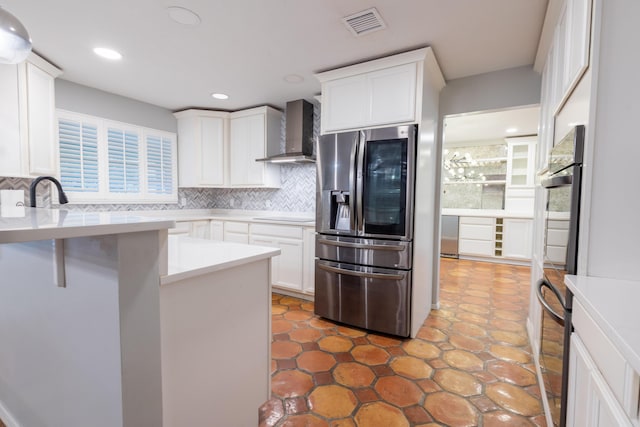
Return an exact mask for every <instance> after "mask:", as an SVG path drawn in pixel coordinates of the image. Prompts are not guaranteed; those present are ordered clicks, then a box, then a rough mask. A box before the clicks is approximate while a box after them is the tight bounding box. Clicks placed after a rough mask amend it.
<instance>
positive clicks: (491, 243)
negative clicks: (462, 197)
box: [458, 217, 495, 256]
mask: <svg viewBox="0 0 640 427" xmlns="http://www.w3.org/2000/svg"><path fill="white" fill-rule="evenodd" d="M494 250H495V218H485V217H460V229H459V243H458V251H459V252H460V255H477V256H493V255H494Z"/></svg>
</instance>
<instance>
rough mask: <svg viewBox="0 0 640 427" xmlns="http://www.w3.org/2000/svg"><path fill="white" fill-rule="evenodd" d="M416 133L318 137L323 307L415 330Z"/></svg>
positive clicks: (395, 130) (370, 325)
mask: <svg viewBox="0 0 640 427" xmlns="http://www.w3.org/2000/svg"><path fill="white" fill-rule="evenodd" d="M416 136H417V126H415V125H409V126H398V127H392V128H383V129H370V130H364V131H354V132H346V133H339V134H332V135H324V136H322V137H321V138H320V140H319V141H318V147H317V150H316V155H317V168H318V178H317V184H316V197H317V201H316V231H317V235H316V269H315V286H316V291H315V312H316V314H318V315H320V316H322V317H325V318H328V319H332V320H335V321H338V322H342V323H346V324H349V325H353V326H358V327H361V328H365V329H370V330H373V331H378V332H384V333H388V334H393V335H399V336H403V337H406V336H409V334H410V331H411V325H410V319H411V313H410V311H411V282H412V275H411V272H412V241H413V206H414V186H415V158H416V152H415V151H416Z"/></svg>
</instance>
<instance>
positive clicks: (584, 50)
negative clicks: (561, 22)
mask: <svg viewBox="0 0 640 427" xmlns="http://www.w3.org/2000/svg"><path fill="white" fill-rule="evenodd" d="M590 39H591V0H567V9H566V16H565V49H564V59H565V61H564V70H563V71H564V72H563V79H562V91H563V93H569V92H570V91H571V90H572V89H573V88H574V87H575V85H576V84H577V83H578V81H579V80H580V78H581V77H582V74H583V73H584V72H585V70H586V69H587V67H588V65H589V44H590Z"/></svg>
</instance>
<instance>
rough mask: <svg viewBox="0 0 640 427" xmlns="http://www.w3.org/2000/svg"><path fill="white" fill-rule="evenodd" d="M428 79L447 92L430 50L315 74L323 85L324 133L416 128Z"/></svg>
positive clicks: (420, 50)
mask: <svg viewBox="0 0 640 427" xmlns="http://www.w3.org/2000/svg"><path fill="white" fill-rule="evenodd" d="M427 74H428V78H431V79H435V80H437V86H439V87H440V88H441V87H443V86H444V79H443V78H442V74H441V73H440V70H439V68H438V66H437V63H436V62H435V57H434V56H433V52H432V50H431V48H425V49H418V50H415V51H411V52H406V53H402V54H398V55H393V56H389V57H386V58H382V59H378V60H374V61H369V62H366V63H362V64H356V65H352V66H349V67H344V68H340V69H336V70H331V71H326V72H323V73H320V74H316V77H317V78H318V80H320V82H321V83H322V110H321V131H322V133H323V134H325V133H331V132H338V131H344V130H349V129H361V128H373V127H381V126H387V125H397V124H408V123H418V122H419V121H420V119H421V113H422V111H421V106H422V92H421V88H422V81H423V80H422V79H424V78H427V77H425V76H426V75H427Z"/></svg>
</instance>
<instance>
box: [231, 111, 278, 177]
mask: <svg viewBox="0 0 640 427" xmlns="http://www.w3.org/2000/svg"><path fill="white" fill-rule="evenodd" d="M230 118H231V119H230V140H229V184H230V185H231V186H232V187H269V188H277V187H280V167H279V166H278V165H275V164H271V163H265V162H257V161H256V159H262V158H265V157H267V156H269V155H273V154H277V153H278V152H279V151H280V123H281V120H282V113H281V112H280V111H278V110H275V109H273V108H271V107H258V108H252V109H250V110H243V111H236V112H233V113H230Z"/></svg>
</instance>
